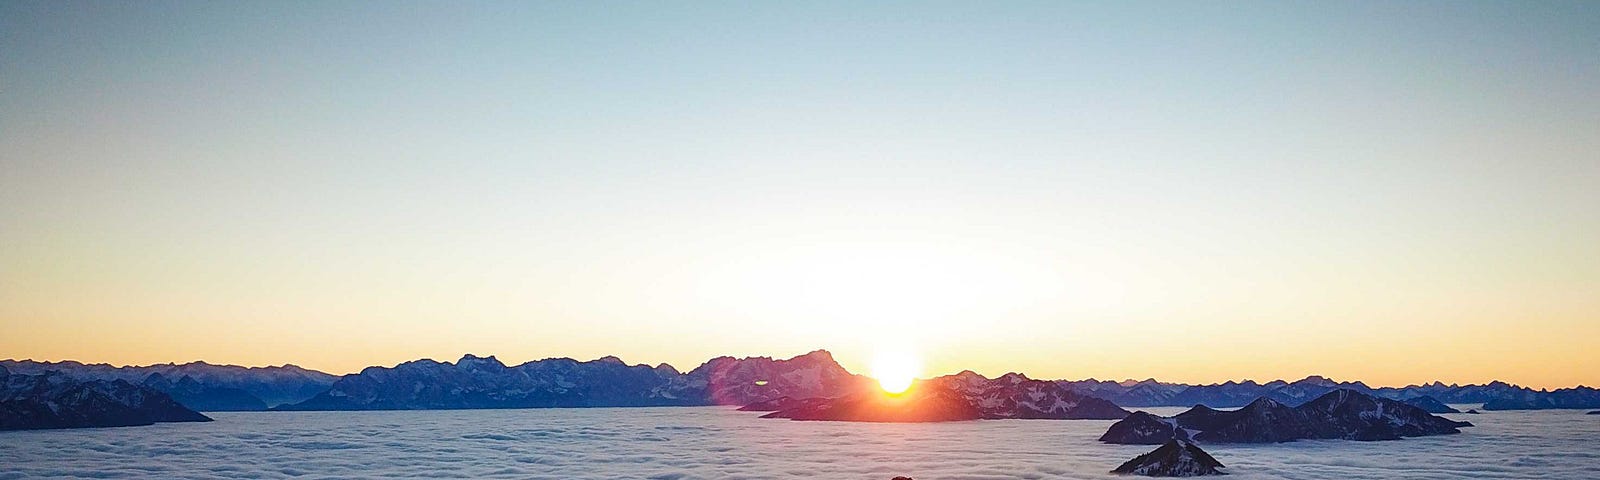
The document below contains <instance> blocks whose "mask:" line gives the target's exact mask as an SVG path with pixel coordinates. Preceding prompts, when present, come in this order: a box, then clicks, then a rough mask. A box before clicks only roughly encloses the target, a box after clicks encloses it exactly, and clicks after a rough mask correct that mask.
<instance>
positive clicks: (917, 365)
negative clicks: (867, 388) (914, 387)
mask: <svg viewBox="0 0 1600 480" xmlns="http://www.w3.org/2000/svg"><path fill="white" fill-rule="evenodd" d="M921 373H922V364H921V362H919V361H918V360H917V356H916V355H915V354H913V353H911V352H910V351H909V350H882V351H879V352H878V354H877V355H875V356H874V357H873V358H872V377H873V378H876V379H878V386H880V387H883V390H884V391H886V392H889V393H901V392H904V391H906V389H908V388H911V382H912V381H915V380H916V378H917V375H919V374H921Z"/></svg>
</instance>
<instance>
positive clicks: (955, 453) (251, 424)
mask: <svg viewBox="0 0 1600 480" xmlns="http://www.w3.org/2000/svg"><path fill="white" fill-rule="evenodd" d="M1155 410H1158V412H1157V413H1161V414H1171V413H1176V411H1178V409H1155ZM1167 410H1171V411H1167ZM1582 413H1583V412H1580V411H1538V412H1491V413H1486V414H1484V415H1473V416H1467V415H1451V417H1453V418H1457V419H1467V420H1471V421H1473V422H1474V423H1477V424H1478V427H1475V428H1469V429H1466V432H1467V433H1464V434H1461V435H1447V436H1439V437H1427V438H1416V439H1407V440H1402V441H1396V442H1349V441H1301V442H1295V443H1290V444H1282V445H1215V446H1208V447H1206V448H1207V451H1209V452H1211V453H1212V454H1213V455H1215V456H1216V457H1217V459H1218V460H1220V461H1222V462H1223V463H1224V464H1226V465H1227V466H1228V467H1229V468H1228V471H1229V472H1230V473H1232V474H1233V476H1232V477H1230V478H1235V479H1278V478H1281V479H1306V480H1311V479H1366V478H1371V479H1378V478H1395V477H1397V476H1402V475H1403V476H1404V477H1405V478H1421V479H1454V478H1495V479H1519V478H1527V479H1533V478H1600V451H1597V450H1595V448H1594V446H1593V443H1592V441H1591V440H1590V439H1593V438H1597V437H1600V418H1597V417H1595V416H1585V415H1583V414H1582ZM757 415H758V414H754V413H749V412H736V411H733V410H732V409H729V408H722V407H704V408H699V407H696V408H596V409H551V410H476V411H419V412H239V413H216V414H214V416H215V417H216V419H217V421H216V422H214V423H208V424H158V425H154V426H150V427H134V428H114V429H85V430H57V431H32V432H6V433H0V480H4V479H20V478H40V477H78V478H242V477H249V478H305V479H317V478H380V477H382V478H397V477H411V478H416V477H428V478H534V479H572V478H596V479H600V478H604V479H615V478H642V479H659V480H687V479H756V478H762V479H767V478H825V479H858V478H859V479H883V480H887V479H888V478H890V477H893V476H895V475H910V476H912V477H915V478H917V479H919V480H925V479H973V480H976V479H1016V478H1023V479H1057V478H1116V477H1115V476H1112V475H1109V474H1107V473H1106V472H1107V471H1108V470H1110V469H1111V468H1113V467H1115V466H1116V465H1118V464H1120V463H1121V462H1123V461H1125V460H1127V459H1129V458H1132V457H1133V456H1135V455H1138V454H1140V453H1143V452H1144V451H1146V450H1149V447H1148V446H1138V445H1106V444H1101V443H1098V442H1096V441H1095V438H1096V437H1097V436H1099V435H1100V434H1101V433H1102V432H1104V431H1105V428H1106V427H1107V426H1108V425H1110V424H1111V422H1109V421H1093V420H1073V421H1047V420H1000V421H975V422H954V423H942V424H862V423H836V422H793V421H782V420H761V419H757V418H755V417H756V416H757Z"/></svg>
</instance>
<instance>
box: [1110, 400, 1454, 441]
mask: <svg viewBox="0 0 1600 480" xmlns="http://www.w3.org/2000/svg"><path fill="white" fill-rule="evenodd" d="M1468 426H1472V424H1471V423H1468V422H1457V421H1454V420H1450V419H1447V418H1444V417H1439V416H1435V415H1433V414H1430V413H1428V412H1426V411H1423V410H1422V409H1421V408H1418V407H1416V406H1413V405H1410V404H1407V403H1404V402H1399V401H1395V400H1390V399H1386V398H1379V397H1374V396H1371V395H1367V394H1364V393H1361V392H1357V391H1354V390H1348V389H1339V390H1334V391H1332V392H1328V393H1327V394H1324V395H1322V396H1320V397H1317V398H1316V399H1313V400H1311V401H1309V402H1306V403H1304V404H1302V405H1300V406H1298V407H1290V406H1287V405H1284V404H1283V403H1280V402H1278V401H1277V400H1273V399H1271V398H1266V397H1262V398H1258V399H1256V401H1254V402H1250V404H1249V405H1246V406H1244V407H1243V408H1240V409H1238V410H1231V411H1223V410H1215V409H1211V408H1208V407H1205V406H1195V407H1194V408H1191V409H1189V410H1188V411H1185V412H1183V413H1180V414H1178V415H1175V416H1173V417H1171V418H1161V417H1156V416H1154V415H1150V414H1142V415H1141V414H1134V415H1130V416H1129V417H1128V418H1126V419H1123V420H1122V421H1119V422H1117V423H1115V424H1112V425H1111V427H1110V428H1109V429H1107V430H1106V433H1105V435H1102V436H1101V437H1100V441H1102V442H1107V443H1121V444H1156V443H1163V442H1165V441H1166V440H1169V439H1179V440H1182V439H1190V438H1192V439H1193V440H1195V441H1199V442H1207V443H1211V442H1214V443H1273V442H1288V441H1294V440H1300V439H1345V440H1394V439H1399V438H1402V437H1418V436H1426V435H1444V434H1452V433H1460V432H1461V431H1460V430H1458V428H1460V427H1468Z"/></svg>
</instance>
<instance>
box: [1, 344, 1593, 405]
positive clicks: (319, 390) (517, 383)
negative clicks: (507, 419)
mask: <svg viewBox="0 0 1600 480" xmlns="http://www.w3.org/2000/svg"><path fill="white" fill-rule="evenodd" d="M0 367H4V368H6V369H9V371H11V372H12V373H16V374H33V375H36V374H43V373H46V372H59V373H61V374H63V375H66V376H68V377H71V378H75V379H80V380H122V381H125V382H128V383H131V384H135V385H140V386H146V387H150V388H152V389H155V390H157V391H160V392H163V393H166V394H167V395H169V396H171V397H172V398H173V399H174V400H176V401H178V402H179V403H181V404H183V405H185V406H187V407H189V408H192V409H194V410H199V411H231V410H265V409H268V408H275V409H277V410H385V409H391V410H392V409H402V410H409V409H450V408H532V407H612V406H690V405H740V406H743V405H751V404H755V403H762V402H788V403H789V404H788V405H786V406H788V407H793V406H796V405H798V402H799V401H800V400H805V399H813V398H844V397H847V396H849V395H851V394H853V393H856V392H859V391H862V390H863V389H874V388H876V387H875V386H874V383H875V382H873V381H872V380H871V379H869V378H867V377H864V376H861V375H856V374H852V373H850V372H849V371H847V370H845V369H844V368H843V367H841V366H840V365H839V364H838V363H837V362H835V361H834V360H833V356H832V355H831V354H829V353H828V352H827V351H825V350H817V351H814V352H811V353H807V354H805V355H800V356H797V357H794V358H791V359H787V360H781V359H772V358H768V357H749V358H733V357H718V358H714V359H711V360H710V361H707V362H706V363H704V364H702V365H700V366H699V367H696V368H695V369H693V370H690V371H688V372H687V373H684V372H680V371H679V370H677V369H676V368H673V367H672V366H671V365H667V364H660V365H655V366H649V365H642V364H641V365H628V364H626V363H625V362H623V361H622V360H620V359H618V358H616V357H605V358H601V359H597V360H590V361H578V360H574V359H570V358H550V359H544V360H537V361H531V362H526V363H522V364H520V365H515V366H507V365H505V364H504V363H502V362H500V361H499V360H498V359H496V358H495V357H492V356H490V357H479V356H475V355H466V356H463V357H461V359H459V360H457V361H456V362H454V363H451V362H439V361H434V360H429V359H423V360H416V361H411V362H406V363H402V364H399V365H396V366H394V367H369V368H367V369H365V370H362V371H361V372H360V373H356V374H350V375H345V376H336V375H330V374H327V373H322V372H318V371H315V370H308V369H304V368H300V367H297V366H294V365H284V366H278V367H240V366H233V365H212V364H208V363H205V362H191V363H185V364H160V365H148V366H128V367H114V366H111V365H106V364H83V363H79V362H73V361H65V362H37V361H32V360H0ZM1012 375H1015V377H1012ZM976 378H982V379H983V382H984V385H989V384H990V383H991V382H994V381H1000V380H1006V379H1010V378H1017V379H1026V380H1027V382H1028V383H1027V384H1028V385H1035V384H1034V383H1033V382H1039V383H1048V384H1051V385H1050V386H1049V388H1045V387H1043V386H1036V387H1029V388H1033V389H1034V390H1033V391H1034V392H1035V393H1039V394H1047V395H1051V396H1053V398H1056V399H1057V400H1056V401H1058V402H1061V403H1060V404H1066V403H1070V401H1072V400H1070V399H1068V397H1067V396H1066V395H1065V393H1071V394H1073V398H1074V399H1076V398H1081V397H1086V398H1098V399H1104V400H1109V401H1110V402H1111V403H1112V404H1115V405H1116V406H1120V407H1126V408H1139V407H1153V406H1183V407H1188V406H1194V405H1206V406H1209V407H1213V408H1233V407H1240V406H1243V405H1246V404H1248V403H1250V402H1252V401H1254V400H1255V399H1257V398H1261V397H1265V398H1270V399H1273V400H1275V401H1278V402H1280V403H1283V404H1286V405H1299V404H1301V403H1304V402H1306V401H1309V400H1311V399H1313V398H1316V397H1318V396H1321V395H1324V394H1326V393H1328V392H1330V391H1333V390H1336V389H1349V390H1354V391H1358V392H1362V393H1365V394H1369V395H1373V396H1377V397H1382V398H1388V399H1394V400H1403V401H1407V402H1410V403H1414V404H1417V405H1418V406H1421V407H1423V408H1424V409H1426V410H1429V411H1436V412H1443V411H1447V410H1445V409H1448V408H1449V407H1448V406H1443V405H1440V404H1463V403H1465V404H1479V403H1481V404H1484V409H1485V410H1522V409H1543V408H1581V409H1594V408H1600V390H1596V389H1594V388H1590V387H1584V386H1580V387H1575V388H1564V389H1559V390H1554V391H1545V390H1534V389H1530V388H1526V387H1520V386H1517V385H1511V384H1507V383H1504V382H1498V381H1497V382H1492V383H1489V384H1486V385H1454V384H1451V385H1445V384H1443V383H1439V382H1434V383H1430V384H1425V385H1411V386H1406V387H1382V388H1371V387H1368V386H1367V385H1366V384H1363V383H1361V382H1337V381H1333V380H1329V379H1327V378H1323V377H1318V376H1311V377H1306V378H1304V379H1301V380H1297V381H1293V382H1288V381H1283V380H1276V381H1272V382H1267V383H1256V382H1253V381H1248V380H1246V381H1243V382H1234V381H1229V382H1225V383H1219V384H1209V385H1186V384H1178V383H1166V382H1160V381H1156V380H1153V379H1150V380H1143V381H1131V380H1129V381H1121V382H1116V381H1103V380H1095V379H1089V380H1077V381H1069V380H1054V381H1048V380H1047V381H1040V380H1033V379H1027V377H1023V376H1021V375H1020V374H1011V375H1006V376H1001V377H998V378H996V379H994V380H990V379H987V378H983V377H982V376H979V375H977V374H975V373H972V372H963V373H961V374H956V375H948V376H945V377H940V378H938V379H931V380H926V381H924V382H923V383H928V382H934V383H945V384H948V385H947V386H949V387H952V388H955V387H960V385H959V384H960V383H961V382H964V381H965V382H970V381H975V379H976ZM1006 381H1010V380H1006ZM962 388H966V387H962ZM1041 392H1042V393H1041ZM1063 392H1065V393H1063ZM968 393H971V392H968ZM968 396H969V397H970V396H971V395H968ZM1423 397H1426V398H1423ZM974 398H975V397H974ZM1430 400H1431V401H1430ZM774 406H775V405H766V406H764V407H763V408H761V410H763V411H777V410H779V409H777V408H773V407H774ZM1441 406H1443V409H1441V408H1440V407H1441ZM1021 408H1023V409H1024V410H1025V409H1026V408H1027V407H1026V406H1022V407H1021ZM1018 412H1019V413H1018V414H1019V415H1020V414H1024V413H1021V412H1023V410H1019V411H1018Z"/></svg>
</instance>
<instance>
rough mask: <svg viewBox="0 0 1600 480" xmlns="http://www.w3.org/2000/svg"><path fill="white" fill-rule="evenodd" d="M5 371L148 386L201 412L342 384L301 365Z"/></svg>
mask: <svg viewBox="0 0 1600 480" xmlns="http://www.w3.org/2000/svg"><path fill="white" fill-rule="evenodd" d="M0 367H4V368H6V369H8V370H10V371H11V372H12V373H18V374H29V375H38V374H43V373H46V372H52V371H55V372H61V373H62V374H64V375H67V376H70V377H73V378H78V379H83V380H122V381H126V382H128V383H133V384H148V385H150V386H152V387H154V388H157V389H158V390H162V391H164V392H167V393H168V394H170V395H172V396H174V397H175V398H187V399H188V400H189V401H190V402H194V403H195V405H193V408H195V409H197V410H265V409H266V408H267V407H268V406H272V405H278V404H284V403H294V402H300V401H303V400H305V399H308V398H311V397H312V396H315V395H316V394H318V393H321V392H322V391H324V390H327V389H328V386H330V385H333V382H334V381H335V380H337V379H338V378H339V377H338V376H337V375H331V374H327V373H323V372H319V371H316V370H310V369H305V368H301V367H299V366H295V365H282V366H275V367H242V366H238V365H215V364H210V363H206V362H200V361H196V362H189V363H183V364H175V363H164V364H155V365H142V366H133V365H130V366H121V367H118V366H112V365H108V364H104V363H87V364H86V363H81V362H76V361H71V360H68V361H61V362H40V361H34V360H0ZM184 377H188V378H190V379H191V380H192V383H191V382H184V381H183V378H184ZM166 388H173V390H170V391H169V390H166ZM241 392H242V393H244V394H248V395H249V396H250V397H254V398H253V399H251V398H247V397H244V396H242V395H240V393H241ZM186 405H187V404H186Z"/></svg>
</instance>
